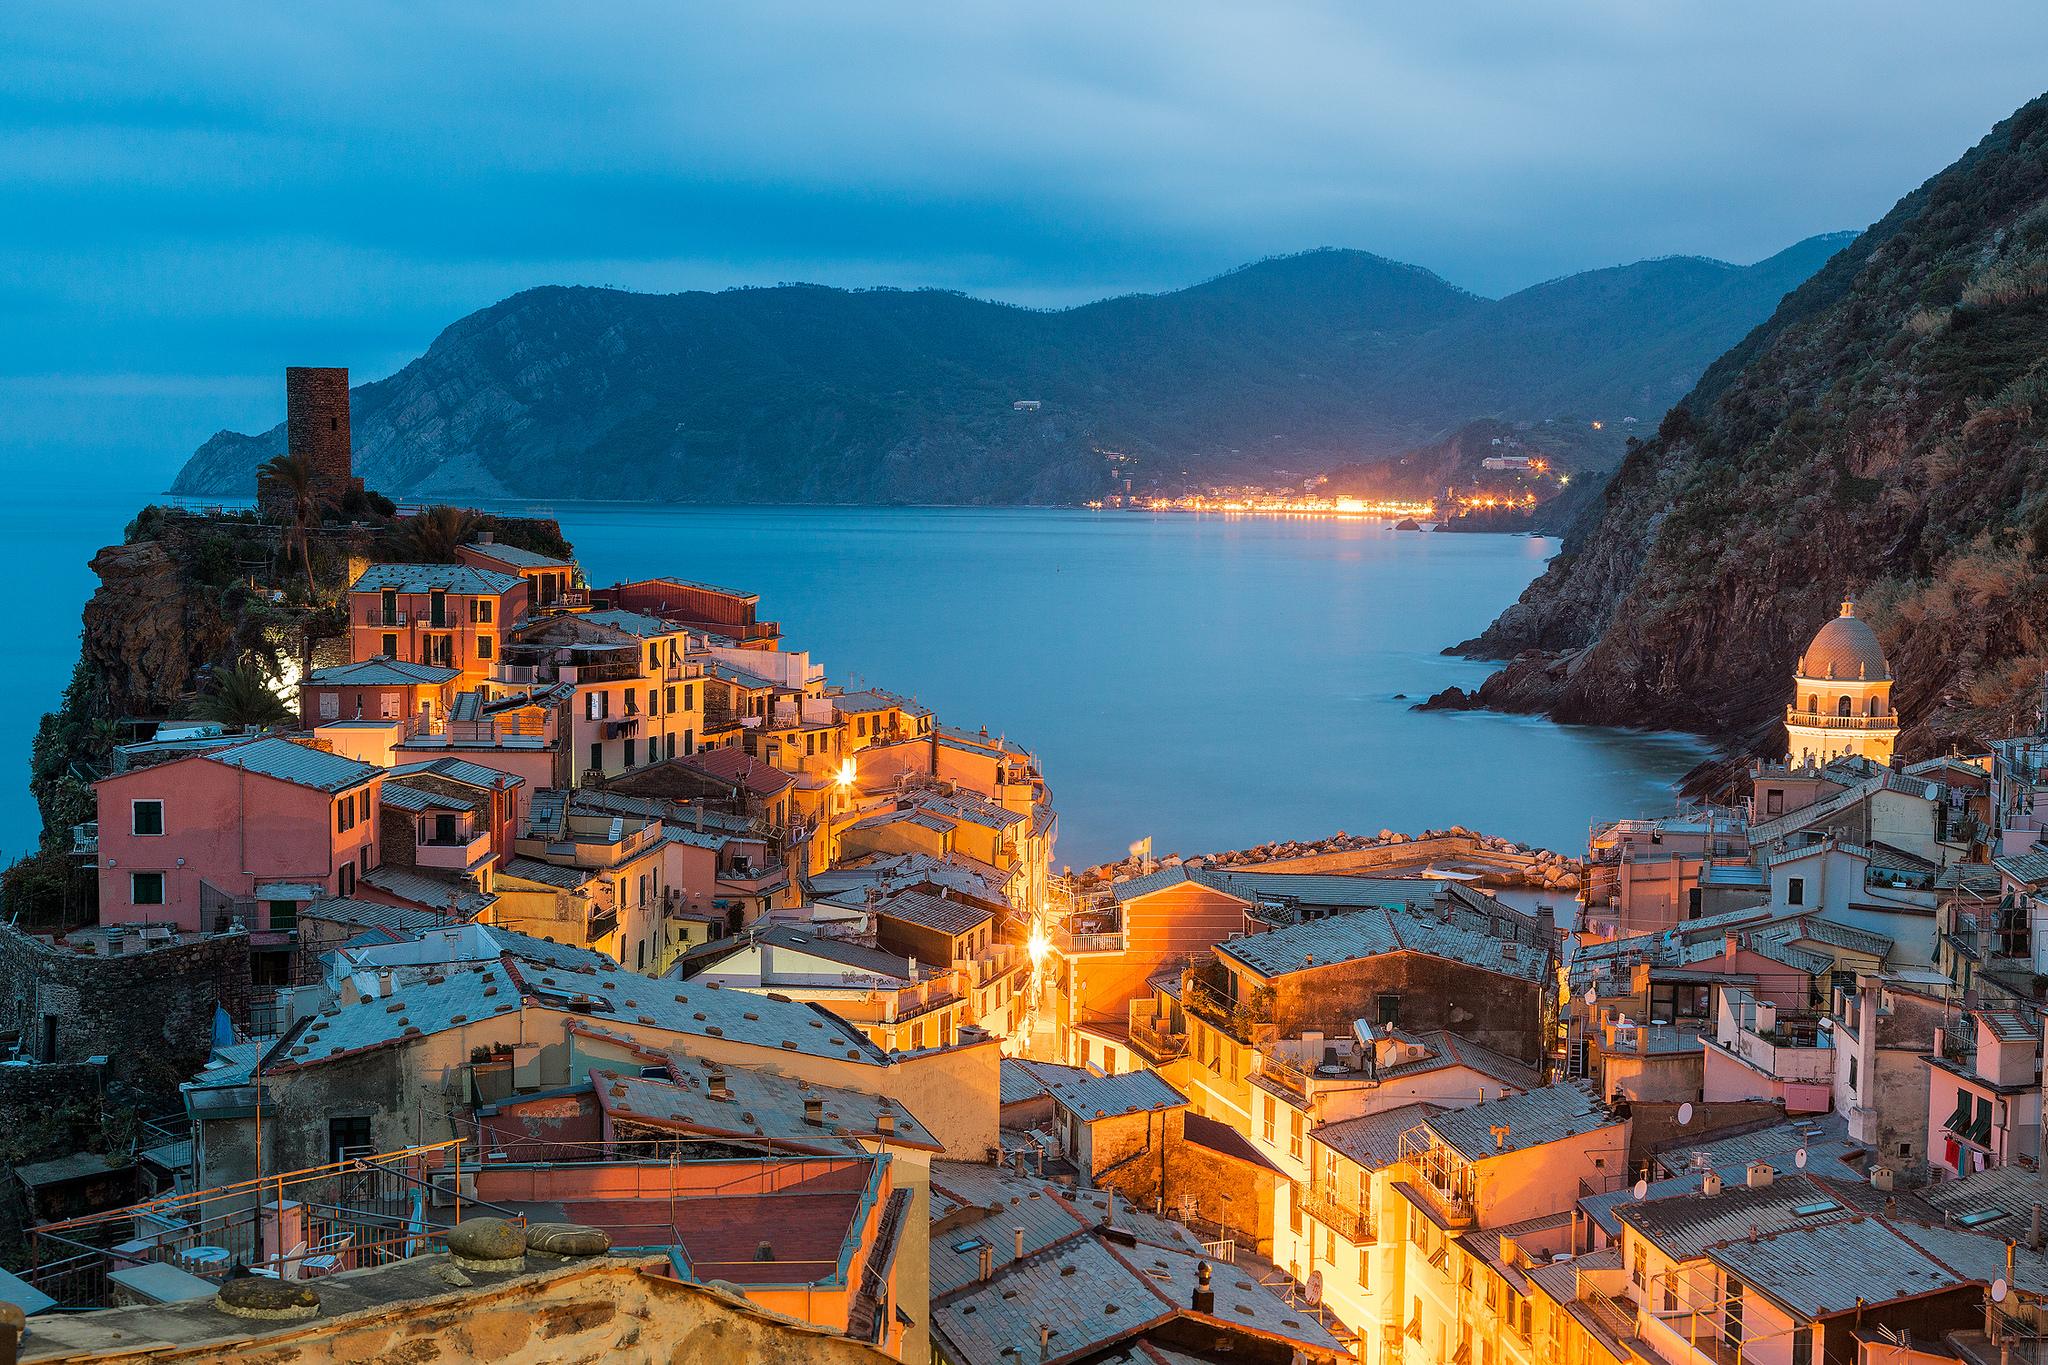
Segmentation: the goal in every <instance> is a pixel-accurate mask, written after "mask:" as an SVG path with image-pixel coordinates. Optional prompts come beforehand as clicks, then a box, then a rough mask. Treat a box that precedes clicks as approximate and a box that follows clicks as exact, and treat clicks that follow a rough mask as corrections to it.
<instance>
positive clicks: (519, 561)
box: [462, 540, 576, 569]
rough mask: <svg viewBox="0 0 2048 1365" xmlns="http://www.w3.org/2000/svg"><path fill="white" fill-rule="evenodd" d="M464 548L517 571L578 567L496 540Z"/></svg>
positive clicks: (566, 561) (475, 542)
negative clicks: (508, 565)
mask: <svg viewBox="0 0 2048 1365" xmlns="http://www.w3.org/2000/svg"><path fill="white" fill-rule="evenodd" d="M462 548H463V549H465V550H469V551H471V552H473V553H475V554H480V555H482V556H483V557H484V558H486V559H495V560H497V561H498V562H499V563H500V564H510V565H512V566H513V567H514V568H517V569H573V568H575V567H576V566H575V565H574V564H572V563H570V562H569V561H568V560H566V559H556V558H554V557H553V556H552V555H544V554H537V553H535V552H534V551H532V550H526V549H521V548H520V547H519V546H517V545H504V544H501V543H499V542H498V541H495V540H492V541H481V540H479V541H472V542H471V543H470V544H468V545H465V546H463V547H462Z"/></svg>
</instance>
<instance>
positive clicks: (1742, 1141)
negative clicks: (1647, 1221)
mask: <svg viewBox="0 0 2048 1365" xmlns="http://www.w3.org/2000/svg"><path fill="white" fill-rule="evenodd" d="M1801 1147H1804V1148H1805V1149H1806V1150H1807V1152H1808V1154H1809V1156H1811V1155H1813V1154H1818V1153H1827V1154H1831V1155H1834V1156H1838V1157H1839V1156H1846V1155H1848V1154H1849V1153H1852V1152H1861V1151H1862V1150H1863V1148H1862V1147H1861V1146H1859V1145H1858V1144H1856V1143H1854V1142H1851V1141H1850V1140H1849V1121H1848V1120H1847V1119H1846V1118H1844V1117H1843V1116H1842V1115H1840V1114H1813V1115H1808V1116H1806V1117H1804V1118H1797V1119H1787V1120H1785V1121H1784V1122H1782V1123H1774V1124H1771V1125H1770V1126H1768V1127H1765V1128H1759V1129H1755V1130H1753V1131H1751V1132H1747V1133H1738V1134H1735V1135H1733V1136H1730V1137H1721V1138H1715V1137H1711V1136H1709V1137H1708V1138H1707V1139H1706V1140H1703V1141H1700V1142H1684V1141H1683V1140H1681V1141H1680V1142H1677V1143H1667V1144H1665V1145H1664V1146H1663V1147H1662V1148H1660V1149H1659V1150H1658V1152H1657V1154H1656V1160H1657V1164H1658V1165H1660V1166H1662V1167H1663V1168H1664V1169H1665V1171H1666V1172H1668V1173H1669V1174H1672V1175H1677V1174H1679V1173H1680V1172H1681V1171H1684V1170H1688V1169H1691V1168H1693V1167H1694V1166H1698V1165H1705V1166H1707V1167H1709V1168H1711V1169H1715V1170H1718V1169H1720V1168H1721V1167H1723V1166H1729V1165H1734V1164H1738V1163H1742V1162H1749V1161H1769V1162H1771V1163H1772V1164H1774V1165H1775V1164H1776V1163H1777V1161H1778V1160H1779V1159H1780V1158H1785V1157H1790V1156H1791V1155H1792V1153H1794V1152H1796V1151H1798V1150H1799V1149H1800V1148H1801Z"/></svg>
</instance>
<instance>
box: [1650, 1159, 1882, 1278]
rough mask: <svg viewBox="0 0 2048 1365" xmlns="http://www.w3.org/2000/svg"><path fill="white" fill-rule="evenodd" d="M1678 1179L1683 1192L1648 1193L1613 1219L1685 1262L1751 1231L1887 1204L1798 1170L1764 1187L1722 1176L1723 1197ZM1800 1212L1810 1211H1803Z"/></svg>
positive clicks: (1866, 1189)
mask: <svg viewBox="0 0 2048 1365" xmlns="http://www.w3.org/2000/svg"><path fill="white" fill-rule="evenodd" d="M1679 1179H1681V1180H1684V1181H1686V1182H1687V1188H1686V1189H1685V1190H1684V1191H1683V1192H1677V1193H1673V1194H1671V1195H1667V1196H1666V1197H1664V1198H1660V1199H1650V1198H1648V1196H1647V1193H1646V1195H1645V1198H1644V1200H1643V1202H1641V1203H1635V1202H1628V1203H1623V1204H1618V1205H1617V1206H1616V1207H1615V1208H1614V1210H1613V1216H1614V1218H1615V1219H1616V1220H1617V1221H1619V1222H1622V1223H1626V1224H1628V1225H1629V1226H1630V1227H1632V1228H1634V1229H1635V1230H1636V1231H1638V1232H1640V1233H1641V1234H1642V1235H1643V1236H1644V1237H1646V1238H1648V1239H1649V1240H1650V1242H1652V1243H1653V1244H1654V1245H1655V1246H1656V1247H1657V1249H1658V1250H1660V1251H1662V1252H1663V1253H1664V1254H1665V1255H1666V1256H1668V1257H1670V1258H1671V1259H1672V1260H1674V1261H1681V1262H1682V1261H1691V1260H1696V1259H1698V1258H1699V1257H1700V1256H1702V1255H1704V1254H1705V1252H1706V1250H1707V1248H1708V1247H1711V1246H1713V1245H1714V1244H1715V1243H1716V1242H1723V1241H1727V1240H1728V1239H1729V1238H1733V1237H1747V1236H1748V1235H1749V1230H1750V1229H1751V1228H1752V1227H1754V1228H1756V1229H1757V1230H1758V1231H1759V1232H1760V1233H1772V1232H1778V1231H1781V1230H1783V1229H1785V1228H1796V1227H1807V1226H1811V1225H1814V1224H1816V1223H1820V1222H1826V1221H1829V1220H1833V1219H1841V1218H1851V1217H1854V1216H1856V1215H1857V1214H1858V1213H1859V1212H1862V1211H1864V1210H1865V1209H1866V1208H1871V1209H1874V1208H1876V1207H1877V1206H1879V1205H1881V1204H1882V1203H1883V1196H1882V1195H1881V1194H1878V1193H1877V1191H1875V1190H1874V1189H1872V1187H1870V1186H1869V1185H1865V1184H1862V1183H1860V1182H1857V1181H1853V1180H1851V1181H1841V1182H1836V1183H1823V1182H1822V1181H1819V1180H1817V1179H1815V1178H1814V1177H1812V1176H1810V1175H1807V1174H1805V1173H1803V1172H1799V1171H1797V1170H1795V1171H1794V1172H1793V1173H1792V1174H1791V1175H1787V1176H1782V1177H1777V1178H1774V1179H1773V1180H1772V1181H1771V1183H1770V1184H1768V1185H1762V1186H1751V1185H1747V1184H1744V1183H1743V1182H1742V1181H1741V1180H1739V1179H1737V1180H1728V1179H1727V1178H1726V1177H1725V1176H1724V1177H1723V1181H1724V1183H1723V1185H1722V1187H1721V1192H1720V1193H1719V1194H1706V1193H1703V1192H1702V1191H1701V1189H1700V1177H1699V1176H1697V1175H1687V1176H1682V1177H1679ZM1659 1183H1660V1184H1665V1183H1674V1182H1659ZM1801 1209H1805V1210H1807V1212H1804V1213H1801V1212H1799V1210H1801Z"/></svg>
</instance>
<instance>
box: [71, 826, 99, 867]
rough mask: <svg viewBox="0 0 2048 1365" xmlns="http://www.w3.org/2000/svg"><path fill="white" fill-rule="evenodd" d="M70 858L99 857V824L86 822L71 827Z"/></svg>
mask: <svg viewBox="0 0 2048 1365" xmlns="http://www.w3.org/2000/svg"><path fill="white" fill-rule="evenodd" d="M71 856H72V857H74V858H97V857H99V856H100V822H99V821H97V820H88V821H86V822H85V823H84V824H82V825H73V826H72V827H71Z"/></svg>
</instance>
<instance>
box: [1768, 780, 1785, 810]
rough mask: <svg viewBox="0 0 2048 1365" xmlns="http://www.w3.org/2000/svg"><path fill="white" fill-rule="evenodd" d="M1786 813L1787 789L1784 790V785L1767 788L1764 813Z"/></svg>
mask: <svg viewBox="0 0 2048 1365" xmlns="http://www.w3.org/2000/svg"><path fill="white" fill-rule="evenodd" d="M1784 813H1785V790H1784V788H1782V787H1770V788H1767V789H1766V790H1765V791H1764V814H1766V815H1783V814H1784Z"/></svg>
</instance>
